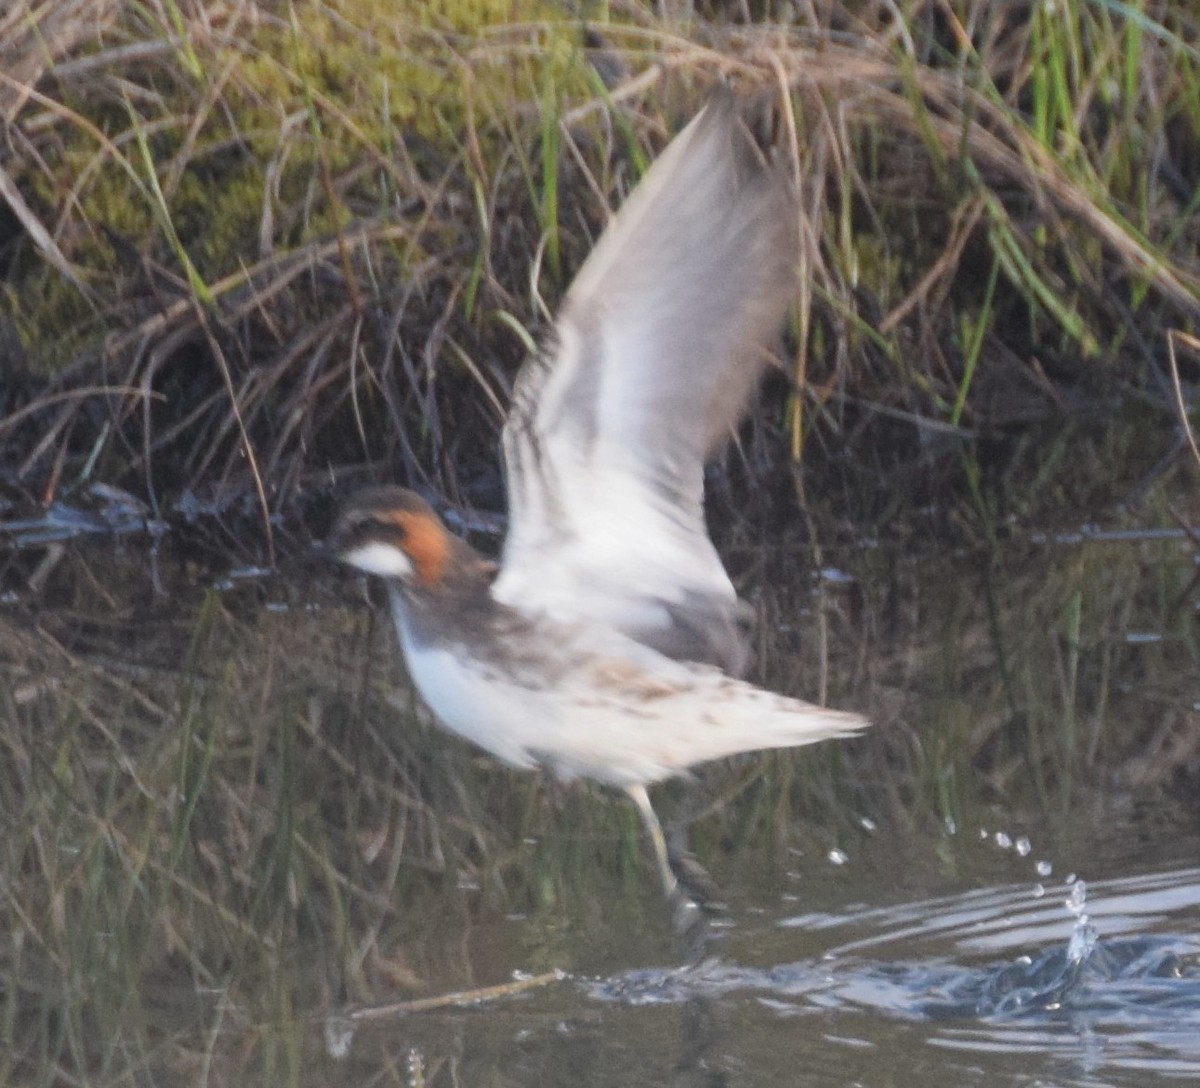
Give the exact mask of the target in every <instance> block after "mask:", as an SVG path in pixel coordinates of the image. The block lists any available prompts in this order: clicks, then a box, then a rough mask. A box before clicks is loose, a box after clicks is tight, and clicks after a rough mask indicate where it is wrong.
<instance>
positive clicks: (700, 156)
mask: <svg viewBox="0 0 1200 1088" xmlns="http://www.w3.org/2000/svg"><path fill="white" fill-rule="evenodd" d="M798 256H799V220H798V209H797V203H796V197H795V194H794V190H793V186H792V184H791V181H790V178H789V177H788V175H787V173H786V171H785V170H784V168H783V166H782V165H781V164H779V163H776V162H774V161H771V160H770V159H769V158H767V157H764V155H763V154H762V152H761V151H760V150H759V148H758V146H757V144H756V143H755V141H754V140H753V138H752V137H751V135H750V132H749V131H748V129H747V128H746V127H745V126H744V124H743V122H742V120H741V119H740V118H739V117H738V115H737V111H736V110H735V103H734V99H733V96H732V94H731V93H730V92H729V91H728V90H727V89H724V88H722V89H721V90H719V91H717V92H716V93H714V94H713V96H712V97H711V98H710V100H709V102H708V103H707V105H706V106H705V107H704V109H703V110H702V111H701V112H700V114H699V115H698V116H697V117H696V118H695V119H694V120H693V121H692V122H691V124H689V125H688V126H687V127H686V128H685V129H684V130H683V131H682V132H681V133H680V134H679V135H678V136H677V137H676V138H675V139H674V140H673V141H672V142H671V144H670V145H669V146H668V147H667V149H666V150H665V151H664V152H663V154H662V155H661V156H660V157H659V158H658V159H657V160H656V162H655V163H654V164H653V166H652V167H651V168H650V170H649V171H648V172H647V173H646V175H645V177H644V178H643V179H642V181H641V182H640V184H639V185H638V186H637V188H636V189H635V190H634V192H633V193H632V195H631V196H630V197H629V199H628V200H627V201H626V202H625V204H624V205H623V207H622V208H621V209H620V211H619V212H618V214H617V215H616V217H615V218H614V219H613V220H612V221H611V222H610V223H609V225H608V227H607V228H606V229H605V231H604V232H603V234H602V235H601V237H600V240H599V241H598V242H597V243H596V246H595V248H594V249H593V250H592V253H591V255H590V256H589V257H588V259H587V260H586V261H585V262H584V264H583V267H582V268H581V269H580V270H579V273H578V275H577V276H576V278H575V281H574V283H573V284H572V285H571V288H570V291H569V292H568V294H567V297H566V300H565V301H564V303H563V306H562V310H561V313H560V314H559V317H558V320H557V322H556V323H555V328H554V333H553V336H552V338H551V343H550V344H549V345H547V349H546V350H545V351H544V352H543V353H542V354H541V355H540V356H538V357H536V358H534V359H531V360H530V361H529V362H528V363H527V364H526V365H525V367H524V368H523V369H522V371H521V373H520V375H519V376H518V380H517V383H516V389H515V392H514V403H513V407H512V410H511V412H510V414H509V419H508V422H507V424H506V425H505V429H504V455H505V463H506V468H507V472H508V487H509V511H510V523H509V531H508V537H507V540H506V541H505V547H504V556H503V562H502V565H501V573H500V576H499V579H498V580H497V583H496V585H495V588H494V593H495V595H496V596H497V597H499V598H500V599H502V600H505V601H508V602H509V603H513V604H518V605H520V606H521V607H522V608H526V609H535V610H538V609H540V610H545V611H547V612H550V613H552V614H555V615H557V616H559V617H563V618H573V617H586V618H590V619H597V620H600V621H602V622H605V623H608V624H610V625H612V626H614V627H616V628H618V629H619V630H621V631H623V632H625V633H627V634H629V635H631V636H632V637H634V638H636V639H638V640H639V641H641V642H643V643H645V644H647V645H650V646H653V647H654V648H655V649H658V650H660V651H662V652H664V653H667V654H669V655H670V656H672V657H676V658H680V659H683V660H695V661H709V662H713V663H716V664H719V665H722V666H723V667H725V668H726V669H727V670H730V671H733V672H738V671H740V670H741V668H742V667H743V665H744V663H745V657H746V653H745V643H744V635H743V630H742V628H743V626H744V625H743V608H742V606H741V605H740V604H739V602H738V600H737V597H736V594H735V593H734V590H733V586H732V584H731V583H730V581H729V577H728V575H727V574H726V573H725V570H724V568H723V567H722V565H721V562H720V560H719V559H718V557H717V554H716V551H715V549H714V548H713V545H712V542H711V541H710V540H709V537H708V532H707V529H706V528H705V524H704V510H703V502H704V477H703V471H704V463H705V461H706V460H707V459H708V458H709V457H710V456H712V455H713V454H714V453H715V452H716V451H717V450H718V449H719V448H720V447H721V446H722V445H723V444H724V442H725V441H726V439H727V437H728V435H729V433H730V430H731V428H732V427H733V426H734V424H735V423H736V422H737V420H738V418H739V417H740V415H741V413H742V411H743V409H744V407H745V402H746V400H747V398H748V396H749V394H750V392H751V390H752V389H753V388H754V386H755V384H756V382H757V381H758V378H759V376H760V374H761V372H762V368H763V366H764V365H765V363H766V362H767V360H768V358H769V353H770V348H771V346H772V344H773V343H774V342H775V340H776V338H777V336H778V333H779V327H780V324H781V322H782V320H783V317H784V314H785V312H786V310H787V307H788V304H789V301H790V300H791V298H792V297H793V294H794V289H795V282H796V269H797V264H798Z"/></svg>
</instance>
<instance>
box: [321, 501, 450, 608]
mask: <svg viewBox="0 0 1200 1088" xmlns="http://www.w3.org/2000/svg"><path fill="white" fill-rule="evenodd" d="M456 544H458V545H460V546H461V547H464V548H465V545H462V542H461V541H458V540H456V538H454V537H452V536H451V535H450V534H449V533H448V532H447V531H446V527H445V525H443V524H442V521H441V518H439V517H438V516H437V514H435V513H434V512H433V508H432V507H431V506H430V505H429V503H427V502H426V501H425V500H424V499H422V498H421V496H420V495H417V494H415V493H414V492H412V491H406V490H405V489H404V488H400V487H371V488H367V489H366V490H364V491H360V492H358V493H357V494H356V495H354V496H352V497H351V498H350V499H349V500H348V501H347V502H346V503H345V505H344V506H343V507H342V508H341V510H340V511H339V512H338V516H337V521H336V522H335V523H334V527H333V532H332V533H331V534H330V536H329V540H328V542H327V547H328V550H329V551H330V552H332V553H333V555H334V556H335V557H336V558H338V559H340V560H341V561H342V562H343V563H349V564H350V566H352V567H358V569H359V570H363V571H366V572H367V573H368V574H377V575H379V576H380V577H381V578H391V579H398V580H400V581H402V582H405V583H407V584H409V585H416V586H421V587H423V588H425V589H433V588H436V587H438V586H439V585H441V584H442V582H443V580H444V579H445V577H446V574H447V573H448V571H449V569H450V566H451V562H452V560H453V559H454V558H455V547H454V546H455V545H456Z"/></svg>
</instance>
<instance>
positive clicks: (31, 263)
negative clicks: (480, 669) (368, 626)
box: [0, 0, 1200, 554]
mask: <svg viewBox="0 0 1200 1088" xmlns="http://www.w3.org/2000/svg"><path fill="white" fill-rule="evenodd" d="M1060 6H1061V9H1062V10H1061V11H1060V12H1056V13H1052V12H1051V11H1050V9H1049V7H1048V6H1047V5H1045V4H1031V5H1024V4H1018V5H1003V6H999V7H998V6H996V5H988V4H982V3H970V2H962V3H955V4H949V3H932V2H931V3H928V4H918V5H916V6H912V5H910V10H909V11H908V13H907V16H906V20H905V22H903V23H898V22H897V21H896V19H895V16H894V12H895V10H896V9H895V8H894V7H892V6H891V5H887V4H882V3H881V4H874V3H861V4H854V5H846V6H843V5H839V4H825V3H819V4H812V5H807V6H805V7H804V10H803V11H802V12H798V13H797V17H796V22H795V23H794V24H791V25H787V26H785V25H782V24H780V23H778V22H774V21H772V20H773V19H775V18H777V17H778V13H777V12H775V11H774V8H773V5H770V4H768V5H766V9H767V10H766V11H765V12H758V13H757V14H758V16H759V20H758V21H752V20H750V19H749V16H750V15H751V14H752V13H751V11H750V10H749V9H745V10H744V9H743V8H742V7H740V6H738V5H736V4H734V5H729V6H725V7H723V8H722V7H721V6H720V5H717V6H715V7H717V8H721V10H722V11H723V14H724V16H725V17H726V18H728V19H729V21H728V22H724V23H718V22H714V21H712V20H711V19H710V18H705V17H702V16H700V15H697V16H696V17H695V19H694V20H693V21H692V22H691V23H690V24H686V25H681V24H679V23H678V22H674V21H670V20H660V19H659V18H657V17H655V16H652V15H651V14H650V12H649V11H648V10H647V9H643V8H642V7H640V6H639V5H636V4H616V5H612V6H611V7H610V8H609V9H608V11H609V16H608V18H607V20H606V21H593V22H589V23H588V24H587V27H586V33H585V31H584V29H583V28H582V27H581V24H580V23H579V22H578V21H575V20H569V19H564V18H561V17H556V15H555V13H556V12H557V10H558V9H557V8H556V7H555V6H554V5H549V4H535V3H533V2H532V0H530V2H528V3H522V4H517V5H499V4H498V5H495V6H494V7H491V6H489V5H465V6H461V5H454V4H451V3H444V4H434V5H424V4H420V5H417V4H413V5H405V4H399V5H396V4H381V3H377V2H376V0H338V2H337V3H331V4H312V5H302V6H299V7H294V8H285V7H282V6H276V5H272V4H264V3H238V4H233V5H217V4H211V3H201V2H198V0H197V2H192V3H185V4H179V5H176V4H174V3H170V2H160V3H152V4H147V5H139V6H136V7H135V6H132V5H129V6H126V5H113V4H107V3H101V4H90V5H46V6H42V7H38V6H34V5H32V4H30V3H29V2H28V0H22V3H21V4H19V5H18V9H19V17H18V15H17V14H14V15H10V16H9V19H8V23H7V24H6V25H7V26H8V27H9V28H10V33H9V35H8V37H7V38H6V39H5V57H6V64H5V66H4V72H5V74H4V76H3V86H4V88H5V98H4V100H3V101H4V108H5V111H6V115H7V117H8V127H7V132H8V138H7V140H6V142H5V144H4V147H3V148H2V149H0V177H2V178H3V179H4V185H5V188H6V192H7V195H8V203H9V209H10V210H9V215H8V217H7V219H6V220H5V221H4V222H3V223H0V272H2V273H3V275H4V279H5V285H6V286H5V298H6V310H7V312H6V313H5V314H4V316H3V317H2V318H0V342H3V344H4V345H5V346H6V355H7V360H6V362H7V364H8V365H7V371H8V373H9V374H10V375H11V376H12V377H13V378H14V379H16V380H15V381H11V382H10V385H9V387H8V391H7V394H6V403H5V405H4V406H3V407H4V414H5V418H4V419H3V420H0V455H2V459H0V468H2V470H3V475H4V478H5V484H6V486H7V488H9V489H11V491H14V492H16V493H18V494H19V495H23V496H26V497H27V498H30V499H36V500H39V501H42V502H46V501H48V500H49V499H50V498H52V497H54V496H56V495H60V494H63V493H71V492H78V491H79V490H80V489H81V486H82V485H84V484H86V483H87V482H88V481H89V480H94V479H99V480H103V481H104V482H106V483H108V484H111V485H116V486H119V487H122V488H125V489H127V490H129V491H130V492H132V493H133V494H135V495H137V496H139V497H140V498H141V499H142V500H143V501H145V502H147V503H148V504H149V505H150V507H151V508H152V509H153V510H154V511H155V512H156V514H159V515H162V516H167V517H168V518H170V517H172V516H173V511H174V510H175V509H176V504H177V503H178V502H179V500H180V498H181V496H183V497H187V498H188V500H189V501H198V502H199V503H200V504H201V505H202V506H206V507H207V508H209V509H215V510H227V509H229V508H231V507H238V508H239V509H244V504H245V501H246V498H247V496H250V497H252V498H253V509H255V510H257V515H256V518H257V521H258V523H259V525H260V526H262V527H267V526H269V525H270V524H271V518H272V517H273V516H275V515H283V516H284V517H285V520H286V518H289V517H290V518H295V517H296V516H297V515H298V514H299V513H300V511H302V510H304V509H306V508H307V507H308V505H309V503H310V501H311V500H312V498H314V497H319V496H320V495H321V494H322V493H324V492H327V491H329V490H332V489H334V488H336V487H338V486H341V485H340V483H339V482H340V481H345V480H347V479H349V478H354V477H361V476H391V477H395V478H400V479H404V480H407V481H409V482H411V483H415V484H417V485H418V486H427V487H428V488H429V489H430V490H431V491H432V492H434V493H436V494H438V495H439V496H443V497H445V498H447V499H449V500H450V501H451V502H453V503H457V504H462V505H465V506H474V507H477V508H484V509H487V508H497V507H499V505H500V501H501V500H500V484H499V481H498V478H497V474H496V473H497V469H496V462H497V459H496V452H495V432H496V427H497V424H498V421H499V418H500V415H501V411H502V408H503V405H504V404H505V403H506V398H507V389H508V385H509V382H510V381H511V377H512V374H513V372H514V371H515V368H516V367H517V366H518V365H519V362H520V360H521V359H522V357H523V356H524V354H525V352H526V350H527V348H528V347H529V345H530V344H531V343H532V342H533V341H534V340H535V339H536V337H537V334H538V332H539V330H540V328H541V327H542V326H543V324H544V320H545V315H546V313H547V311H548V310H549V309H552V308H553V305H554V302H555V300H556V298H557V297H558V295H559V293H560V292H561V290H562V289H563V287H564V285H565V283H566V282H567V281H568V279H569V276H570V273H571V270H572V269H573V268H574V267H576V266H577V265H578V263H579V261H580V260H581V258H582V256H583V254H584V253H585V252H586V250H587V248H588V245H589V243H590V240H591V238H592V237H594V235H595V232H596V231H597V229H598V228H599V226H600V225H601V224H602V215H603V209H604V207H605V206H606V205H607V206H613V205H615V204H616V203H618V202H619V199H620V194H621V193H622V192H623V191H625V190H627V189H628V187H629V185H630V184H631V183H632V180H633V178H634V176H635V175H636V173H637V171H638V170H639V168H640V166H641V164H642V163H644V162H645V161H646V159H647V158H648V157H649V156H651V155H652V154H653V153H654V152H655V151H656V150H657V148H658V147H659V146H660V145H661V143H662V142H663V141H664V140H665V138H666V137H667V135H668V134H669V132H670V131H672V130H673V129H674V128H675V127H677V125H678V123H679V122H680V121H681V120H682V119H684V118H685V117H686V116H687V115H688V114H690V113H691V112H692V111H693V110H694V109H695V108H696V106H697V105H698V103H699V102H700V101H701V100H702V98H703V94H704V90H705V88H706V87H707V86H708V85H709V84H710V83H711V82H712V81H713V80H714V79H715V78H718V77H723V78H726V79H729V80H731V81H733V82H734V83H735V84H737V85H738V86H739V87H742V88H744V89H746V90H758V91H762V92H765V93H769V94H774V95H776V96H779V95H782V94H783V93H784V92H786V95H787V103H788V107H789V111H790V112H791V114H792V117H793V120H794V129H793V131H794V133H795V139H794V142H793V145H792V148H791V154H792V155H793V157H794V159H795V165H796V172H797V176H798V178H799V179H800V181H801V184H802V186H803V188H804V193H805V203H804V210H805V216H806V237H807V240H808V245H807V248H806V256H805V272H806V275H805V278H804V287H803V290H802V293H801V296H800V297H799V298H798V299H797V305H796V321H795V326H794V336H793V337H792V338H791V340H790V347H789V358H790V366H791V368H792V371H793V377H794V378H795V380H796V381H797V383H799V385H798V386H789V385H788V384H787V383H780V384H779V386H778V387H777V388H776V389H775V391H774V394H773V400H772V401H771V403H769V404H766V405H765V408H764V412H763V413H762V414H761V415H760V417H759V422H760V427H761V428H762V429H763V430H762V433H763V434H764V435H765V438H764V441H765V442H766V443H767V445H766V446H765V447H764V448H765V449H767V451H768V452H767V454H766V457H767V459H768V460H769V461H770V462H772V463H773V464H774V465H775V466H778V467H784V468H786V463H787V461H788V460H789V459H791V460H796V461H799V460H800V459H801V458H802V457H804V458H806V459H807V460H808V462H809V463H810V464H817V465H819V464H822V463H824V462H826V461H829V460H835V461H836V463H837V466H838V475H837V476H835V477H834V479H837V480H838V481H839V482H840V485H841V488H842V489H843V490H842V491H841V492H840V493H835V494H836V495H837V497H835V499H834V500H833V502H832V505H833V507H834V508H835V509H836V510H837V512H838V513H839V514H841V515H844V516H846V517H848V518H849V519H851V520H852V521H854V522H856V523H858V524H864V523H865V524H873V525H880V524H883V523H886V522H887V521H888V520H890V519H891V517H892V515H893V514H894V513H895V511H896V508H897V504H898V500H897V498H896V496H897V495H904V496H905V497H906V499H910V500H911V502H912V504H913V505H916V506H919V505H921V504H923V503H925V502H926V501H927V500H928V497H929V494H930V493H937V492H940V491H942V490H944V488H945V486H946V485H947V482H948V481H949V482H950V483H951V484H953V485H954V487H953V489H954V490H956V491H957V492H958V493H960V494H963V493H968V494H969V493H970V491H971V489H972V488H973V487H975V485H976V484H977V483H979V482H980V481H982V483H983V485H985V489H986V485H987V484H988V482H989V479H990V478H991V477H992V476H993V475H996V474H1001V475H1003V474H1004V473H1006V472H1007V473H1010V474H1011V475H1019V474H1021V473H1026V472H1029V471H1030V470H1031V465H1032V466H1033V468H1032V471H1034V472H1037V471H1040V469H1039V468H1038V458H1039V456H1040V454H1039V453H1038V452H1037V451H1039V450H1044V445H1043V441H1044V439H1045V437H1046V436H1047V435H1048V434H1049V435H1050V436H1052V437H1053V438H1057V437H1058V436H1059V435H1060V434H1061V433H1062V432H1063V430H1064V428H1065V429H1068V430H1070V431H1072V432H1073V433H1078V434H1079V435H1080V436H1081V441H1082V442H1083V443H1084V445H1085V446H1087V444H1088V443H1094V438H1095V428H1096V427H1097V426H1100V427H1107V426H1108V425H1109V424H1110V423H1111V422H1113V421H1114V420H1117V419H1121V418H1128V417H1129V415H1130V413H1132V414H1133V416H1134V417H1136V426H1137V428H1138V431H1139V433H1140V434H1141V435H1142V436H1143V437H1144V439H1145V441H1144V442H1143V443H1142V447H1143V448H1142V450H1141V453H1140V454H1133V455H1131V456H1130V458H1129V460H1128V462H1127V463H1125V464H1122V465H1120V466H1117V471H1115V472H1110V473H1109V474H1108V476H1109V479H1107V480H1105V481H1104V484H1103V485H1101V489H1100V499H1101V501H1104V500H1107V499H1110V498H1112V497H1113V495H1112V494H1111V492H1108V493H1106V492H1104V490H1103V487H1104V486H1105V485H1107V486H1108V487H1110V488H1111V487H1112V485H1113V484H1114V483H1116V482H1117V481H1120V482H1121V484H1122V485H1123V486H1128V485H1131V484H1132V483H1134V482H1135V481H1136V480H1137V479H1138V478H1139V477H1140V476H1141V475H1142V474H1143V473H1146V472H1149V471H1150V470H1151V469H1152V468H1153V467H1154V466H1155V464H1156V462H1158V460H1159V459H1160V458H1162V457H1164V456H1166V455H1168V454H1170V453H1172V451H1174V450H1175V449H1176V448H1177V446H1176V442H1175V440H1174V438H1172V435H1175V434H1178V433H1179V429H1178V428H1179V422H1180V421H1179V410H1178V406H1177V404H1176V398H1175V397H1174V396H1173V395H1172V392H1171V386H1172V377H1171V369H1170V365H1169V359H1168V352H1167V345H1166V337H1167V335H1168V333H1169V332H1171V331H1172V330H1177V331H1179V332H1180V333H1185V334H1186V333H1187V332H1188V331H1189V330H1194V327H1195V321H1196V317H1197V314H1198V312H1200V269H1198V266H1197V262H1196V257H1195V254H1196V252H1197V242H1198V238H1197V231H1198V230H1200V228H1198V226H1197V224H1198V223H1200V216H1197V215H1196V214H1195V213H1196V211H1197V201H1198V200H1200V197H1198V195H1197V194H1198V193H1200V186H1198V179H1200V133H1198V131H1197V120H1196V119H1197V117H1200V108H1198V107H1197V103H1198V102H1200V75H1198V73H1200V54H1198V53H1197V47H1196V44H1195V43H1196V27H1195V26H1194V25H1193V24H1192V22H1191V21H1190V20H1191V16H1190V15H1189V14H1188V13H1187V12H1186V11H1184V10H1182V9H1180V7H1179V6H1178V5H1173V4H1169V3H1158V4H1149V5H1147V6H1146V7H1145V9H1144V10H1142V11H1141V12H1140V13H1139V14H1136V15H1135V14H1133V13H1129V14H1128V15H1127V16H1126V17H1125V18H1120V17H1118V15H1117V14H1115V13H1114V12H1113V11H1111V10H1110V9H1108V8H1106V7H1104V6H1101V5H1095V6H1094V5H1091V4H1088V3H1085V2H1078V3H1066V4H1063V5H1060ZM710 14H715V12H714V13H710ZM585 46H586V47H585ZM789 139H790V136H789ZM1181 342H1184V343H1186V341H1181ZM1178 366H1179V367H1181V368H1182V369H1183V382H1184V384H1185V386H1186V387H1187V388H1190V387H1191V383H1192V382H1193V381H1194V378H1195V373H1196V359H1195V357H1194V353H1190V352H1188V351H1184V352H1182V353H1181V355H1180V358H1179V359H1178ZM797 388H800V389H801V390H802V391H801V392H795V389H797ZM1135 445H1137V444H1136V443H1130V447H1131V449H1132V447H1134V446H1135ZM1088 449H1091V450H1092V451H1093V452H1092V453H1091V456H1092V457H1093V458H1096V459H1098V458H1099V457H1100V454H1098V453H1095V452H1094V444H1093V446H1088ZM931 451H932V453H933V456H932V459H931V457H930V454H931ZM939 451H940V452H939ZM1087 456H1088V454H1087V453H1085V455H1084V460H1085V461H1086V459H1087ZM761 460H762V459H761V458H760V462H759V463H757V464H755V465H754V467H753V468H752V469H751V470H750V473H749V476H750V479H749V483H750V484H752V485H753V484H754V483H755V481H756V480H759V481H764V482H765V483H766V484H767V485H768V487H769V480H770V472H767V474H766V476H764V475H763V471H762V464H761ZM1073 460H1074V459H1073V458H1071V459H1068V461H1071V462H1073ZM785 475H786V473H785ZM1064 480H1066V481H1067V483H1066V484H1065V485H1064V486H1076V485H1077V486H1078V488H1079V490H1080V493H1081V496H1083V497H1089V498H1090V497H1095V495H1096V492H1097V486H1096V484H1095V482H1094V481H1092V482H1088V483H1087V484H1084V483H1083V482H1081V481H1080V480H1077V479H1073V478H1072V477H1071V474H1070V473H1069V472H1060V473H1059V474H1057V475H1054V476H1052V477H1051V478H1050V479H1048V480H1046V481H1044V483H1045V488H1046V490H1045V492H1044V493H1043V494H1042V495H1038V496H1035V497H1034V498H1033V499H1032V500H1031V501H1032V504H1033V505H1034V506H1035V507H1038V506H1041V508H1043V509H1044V508H1045V507H1046V505H1047V500H1049V502H1050V503H1053V502H1055V501H1056V497H1055V496H1054V495H1053V491H1054V488H1055V487H1056V486H1058V485H1060V484H1062V481H1064ZM923 481H925V482H923ZM955 481H957V483H956V484H955V483H954V482H955ZM964 485H965V486H964ZM789 489H790V487H789ZM850 496H853V498H851V497H850ZM197 497H198V498H197ZM276 523H278V521H277V520H276ZM265 536H266V537H268V538H269V536H270V532H269V531H268V532H267V533H266V534H265ZM268 544H269V540H268ZM263 554H266V552H264V553H263Z"/></svg>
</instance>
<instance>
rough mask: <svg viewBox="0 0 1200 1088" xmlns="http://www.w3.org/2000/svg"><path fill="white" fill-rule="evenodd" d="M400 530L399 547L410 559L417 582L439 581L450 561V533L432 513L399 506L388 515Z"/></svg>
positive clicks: (430, 585)
mask: <svg viewBox="0 0 1200 1088" xmlns="http://www.w3.org/2000/svg"><path fill="white" fill-rule="evenodd" d="M392 517H393V518H394V519H395V522H396V524H397V525H398V526H399V527H400V529H401V530H402V532H403V534H404V536H403V542H402V543H401V547H402V548H403V549H404V552H405V554H406V555H407V556H408V557H409V559H411V560H412V565H413V570H414V571H415V572H416V575H417V582H418V583H420V584H421V585H423V586H427V587H431V588H432V587H433V586H437V585H440V584H441V583H442V579H443V578H445V576H446V569H447V567H448V566H449V564H450V534H449V533H447V532H446V527H445V526H444V525H442V523H441V522H440V521H438V519H437V518H436V517H435V516H433V515H432V514H423V513H413V512H411V511H408V510H400V511H397V512H396V513H395V514H393V515H392Z"/></svg>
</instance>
